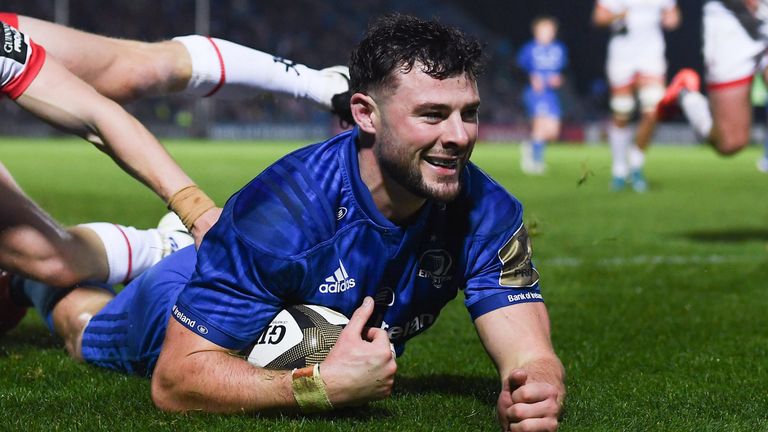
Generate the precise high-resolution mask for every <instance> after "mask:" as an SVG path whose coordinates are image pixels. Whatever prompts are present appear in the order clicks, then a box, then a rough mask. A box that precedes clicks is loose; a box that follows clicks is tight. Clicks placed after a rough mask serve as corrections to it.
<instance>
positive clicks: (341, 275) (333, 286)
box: [317, 260, 355, 294]
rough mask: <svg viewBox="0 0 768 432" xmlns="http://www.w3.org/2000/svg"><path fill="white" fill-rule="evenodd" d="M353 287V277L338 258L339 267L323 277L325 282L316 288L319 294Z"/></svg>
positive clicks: (342, 290)
mask: <svg viewBox="0 0 768 432" xmlns="http://www.w3.org/2000/svg"><path fill="white" fill-rule="evenodd" d="M354 287H355V279H353V278H351V277H349V274H347V269H345V268H344V264H343V263H342V262H341V260H339V268H337V269H336V271H335V272H333V274H332V275H330V276H328V277H327V278H325V283H322V284H320V286H319V287H317V290H318V291H320V293H321V294H335V293H342V292H344V291H346V290H348V289H350V288H354Z"/></svg>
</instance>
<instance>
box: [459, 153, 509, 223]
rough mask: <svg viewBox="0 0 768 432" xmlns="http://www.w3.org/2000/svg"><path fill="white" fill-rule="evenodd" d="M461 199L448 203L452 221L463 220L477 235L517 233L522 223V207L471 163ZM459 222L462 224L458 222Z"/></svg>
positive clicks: (468, 166) (500, 186)
mask: <svg viewBox="0 0 768 432" xmlns="http://www.w3.org/2000/svg"><path fill="white" fill-rule="evenodd" d="M466 169H467V172H466V175H465V177H464V183H463V189H462V192H461V194H460V195H459V197H458V198H457V199H456V201H454V202H453V203H451V204H449V206H448V207H449V208H450V209H451V211H450V212H449V214H450V217H451V218H452V219H464V222H463V223H465V224H468V232H469V233H470V234H471V235H474V236H489V235H497V234H499V233H503V232H506V231H509V230H516V229H517V228H519V226H520V225H521V224H522V222H523V205H522V203H521V202H520V201H519V200H518V199H517V198H515V197H514V196H513V195H512V194H510V193H509V192H508V191H507V190H506V189H505V188H504V187H503V186H502V185H500V184H499V183H498V182H497V181H496V180H494V179H493V178H491V177H490V176H489V175H488V174H487V173H486V172H485V171H483V170H482V169H480V168H479V167H478V166H477V165H475V164H473V163H469V164H468V165H467V168H466ZM455 222H456V223H461V222H459V221H455Z"/></svg>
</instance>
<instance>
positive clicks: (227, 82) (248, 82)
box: [173, 35, 348, 108]
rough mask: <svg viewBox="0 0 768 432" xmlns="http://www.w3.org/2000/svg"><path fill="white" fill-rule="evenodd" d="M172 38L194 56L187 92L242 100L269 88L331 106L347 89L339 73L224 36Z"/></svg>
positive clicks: (271, 90) (346, 84) (201, 95)
mask: <svg viewBox="0 0 768 432" xmlns="http://www.w3.org/2000/svg"><path fill="white" fill-rule="evenodd" d="M173 40H174V41H177V42H180V43H181V44H183V45H184V47H185V48H186V49H187V51H188V52H189V56H190V58H191V59H192V77H191V79H190V80H189V83H188V84H187V89H186V90H185V93H187V94H191V95H195V96H200V97H208V96H215V97H217V98H222V99H231V100H242V99H250V98H253V97H254V96H257V95H259V94H260V93H263V92H265V91H266V92H274V93H281V94H287V95H291V96H293V97H297V98H305V99H309V100H312V101H314V102H316V103H318V104H320V105H322V106H325V107H327V108H330V106H331V97H333V95H335V94H337V93H342V92H344V91H346V90H347V88H348V83H347V80H346V79H344V78H343V77H342V76H340V75H339V74H335V73H334V74H329V73H323V71H319V70H316V69H311V68H308V67H307V66H305V65H302V64H299V63H296V62H294V61H292V60H287V59H283V58H280V57H276V56H273V55H271V54H268V53H265V52H262V51H258V50H255V49H252V48H248V47H245V46H242V45H238V44H236V43H233V42H229V41H226V40H223V39H217V38H210V37H205V36H199V35H191V36H180V37H176V38H174V39H173Z"/></svg>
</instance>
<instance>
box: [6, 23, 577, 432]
mask: <svg viewBox="0 0 768 432" xmlns="http://www.w3.org/2000/svg"><path fill="white" fill-rule="evenodd" d="M481 57H482V50H481V46H480V44H479V43H478V42H477V41H476V40H474V39H471V38H468V37H467V36H466V35H464V34H463V33H461V32H460V31H458V30H456V29H453V28H450V27H446V26H444V25H441V24H439V23H437V22H434V21H423V20H420V19H418V18H413V17H409V16H402V15H391V16H387V17H384V18H382V19H380V20H378V21H377V22H376V23H374V24H373V25H372V26H371V28H369V30H368V32H367V34H366V35H365V38H364V39H363V40H362V42H361V43H360V45H359V46H358V47H357V48H356V49H355V51H354V52H353V53H352V56H351V61H350V71H351V88H352V91H353V95H352V97H351V108H352V114H353V117H354V120H355V123H356V127H355V128H354V129H353V130H352V131H349V132H345V133H342V134H340V135H338V136H336V137H334V138H331V139H329V140H328V141H325V142H323V143H319V144H316V145H313V146H309V147H306V148H303V149H300V150H298V151H296V152H294V153H291V154H289V155H287V156H285V157H283V158H282V159H280V160H279V161H277V162H276V163H275V164H273V165H272V166H271V167H269V168H267V169H266V170H265V171H264V172H263V173H261V174H260V175H259V176H257V177H256V178H255V179H254V180H252V181H251V182H250V183H249V184H247V185H246V186H245V187H243V188H242V189H241V190H240V191H238V192H237V193H236V194H235V195H234V196H232V197H231V198H230V199H229V201H228V203H227V205H226V206H225V208H224V210H223V213H222V215H221V217H220V219H219V221H218V222H217V223H216V224H215V225H214V227H213V228H212V229H211V230H210V231H209V232H208V234H207V235H206V237H205V239H204V240H203V242H202V244H201V246H200V249H199V251H195V249H194V248H191V247H190V248H186V249H183V250H181V251H179V252H177V253H175V254H172V255H171V256H170V257H168V258H166V259H165V260H163V261H161V262H160V263H159V264H158V265H156V266H155V267H153V268H152V269H150V270H149V271H147V272H145V273H144V274H143V275H142V276H141V277H139V278H138V279H136V280H135V281H134V282H132V283H131V284H129V285H128V286H127V287H126V289H125V290H123V291H122V292H121V293H120V294H118V295H117V297H115V298H114V299H113V298H112V296H111V295H110V294H108V293H107V292H106V291H104V290H101V289H99V288H97V287H92V288H88V287H85V288H83V287H81V288H77V289H75V290H73V291H72V292H71V293H70V294H69V295H68V296H67V297H65V298H64V299H63V300H61V301H60V302H59V303H58V304H57V305H56V306H55V308H54V309H53V321H54V325H55V328H56V331H57V332H58V333H59V334H60V335H62V337H63V338H64V339H65V341H66V344H67V348H68V351H69V352H70V353H71V355H72V356H73V357H75V358H78V359H82V360H84V361H86V362H88V363H91V364H94V365H98V366H101V367H106V368H110V369H113V370H118V371H122V372H126V373H134V374H140V375H145V376H151V378H152V399H153V401H154V403H155V404H156V406H157V407H158V408H160V409H162V410H167V411H186V410H205V411H213V412H243V411H249V412H260V411H265V410H280V411H295V410H302V411H305V412H313V411H322V410H330V409H333V408H337V407H343V406H354V405H359V404H362V403H365V402H368V401H372V400H378V399H382V398H385V397H387V396H388V395H389V394H390V392H391V390H392V384H393V380H394V377H395V372H396V364H395V359H394V358H393V355H392V353H391V351H390V342H391V343H392V344H393V345H394V347H395V350H396V352H397V355H401V354H403V352H404V349H405V343H406V341H407V340H408V339H410V338H412V337H414V336H416V335H418V334H420V333H421V332H423V331H425V330H426V329H427V328H429V327H430V326H431V325H432V324H433V323H434V321H435V319H436V318H437V316H438V314H439V313H440V310H441V309H442V308H443V307H444V306H445V304H446V303H447V302H449V301H450V300H452V299H453V298H454V297H455V296H456V295H457V293H458V291H459V290H463V291H464V296H465V304H466V307H467V309H468V311H469V313H470V315H471V317H472V319H473V322H474V324H475V326H476V328H477V331H478V334H479V335H480V338H481V341H482V343H483V344H484V346H485V348H486V349H487V351H488V353H489V354H490V356H491V358H492V359H493V361H494V362H495V364H496V366H497V367H498V370H499V374H500V384H501V386H500V387H501V391H500V394H499V398H498V404H497V410H498V418H499V421H500V424H501V427H502V429H503V430H555V429H557V426H558V416H559V414H560V411H561V409H562V403H563V399H564V397H565V386H564V371H563V367H562V364H561V363H560V361H559V359H558V358H557V356H556V354H555V353H554V350H553V348H552V345H551V342H550V336H549V333H550V331H549V319H548V315H547V310H546V307H545V305H544V303H543V298H542V295H541V293H540V289H539V275H538V272H537V270H536V269H535V268H534V267H533V265H532V263H531V244H530V240H529V238H528V235H527V233H526V230H525V227H524V225H523V218H522V206H521V204H520V203H519V202H518V201H517V200H516V199H515V198H513V197H512V196H511V195H509V193H508V192H506V191H505V190H504V189H503V188H502V187H501V186H500V185H498V184H497V183H496V182H494V181H493V180H492V179H490V178H489V177H488V176H487V175H486V174H485V173H483V172H482V171H481V170H480V169H479V168H477V167H476V166H475V165H473V164H472V163H470V162H469V157H470V155H471V152H472V149H473V146H474V143H475V140H476V138H477V129H478V121H477V113H478V108H479V105H480V97H479V94H478V90H477V77H478V74H479V73H480V68H481ZM17 283H20V284H28V283H34V282H29V281H26V282H24V281H21V282H19V281H18V280H17ZM372 297H376V298H377V299H380V300H382V301H381V302H379V303H374V301H373V300H372ZM302 303H309V304H320V305H324V306H327V307H330V308H332V309H335V310H337V311H339V312H341V313H343V314H345V315H347V316H350V317H351V318H350V323H349V325H347V326H346V328H345V329H344V331H343V332H342V334H341V337H340V339H339V341H338V343H337V344H336V345H335V347H334V348H333V350H332V351H331V352H330V354H329V355H328V357H327V358H326V359H325V360H324V361H323V362H322V363H321V364H320V366H319V368H312V367H310V368H309V370H306V369H299V370H295V371H274V370H266V369H261V368H258V367H256V366H254V365H252V364H250V363H248V362H246V361H244V360H243V359H242V358H240V357H238V356H236V355H232V354H233V353H238V352H239V351H240V350H242V349H244V348H245V347H246V346H248V345H249V343H251V342H253V341H254V340H255V339H256V338H257V337H258V336H259V334H260V333H261V332H262V330H264V328H265V327H266V325H267V324H268V323H269V322H270V320H271V319H272V318H273V317H274V316H275V315H276V314H277V313H278V311H279V310H281V309H282V308H284V307H285V306H287V305H290V304H302ZM368 323H374V324H375V325H374V326H371V327H369V326H368ZM297 382H298V383H301V385H297V384H296V383H297Z"/></svg>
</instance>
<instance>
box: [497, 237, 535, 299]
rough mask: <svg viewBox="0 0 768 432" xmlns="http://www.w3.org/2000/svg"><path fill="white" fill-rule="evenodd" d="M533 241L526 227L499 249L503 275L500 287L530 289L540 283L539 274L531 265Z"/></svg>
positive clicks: (500, 279) (500, 278) (500, 277)
mask: <svg viewBox="0 0 768 432" xmlns="http://www.w3.org/2000/svg"><path fill="white" fill-rule="evenodd" d="M531 255H532V251H531V239H530V237H528V231H526V229H525V225H523V226H522V227H520V229H519V230H517V232H516V233H515V234H514V235H513V236H512V238H510V239H509V240H508V241H507V242H506V243H505V244H504V246H502V247H501V249H499V259H500V260H501V274H500V275H499V285H501V286H505V287H530V286H533V285H534V284H535V283H536V282H538V281H539V272H538V271H536V269H535V268H533V264H532V263H531Z"/></svg>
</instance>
